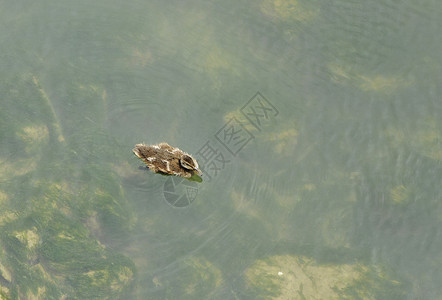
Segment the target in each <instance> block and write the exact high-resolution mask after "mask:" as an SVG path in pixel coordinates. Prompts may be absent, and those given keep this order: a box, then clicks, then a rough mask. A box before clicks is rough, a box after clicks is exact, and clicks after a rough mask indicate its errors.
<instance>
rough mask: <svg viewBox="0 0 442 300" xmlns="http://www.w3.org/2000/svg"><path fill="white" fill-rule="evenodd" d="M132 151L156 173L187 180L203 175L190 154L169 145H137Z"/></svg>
mask: <svg viewBox="0 0 442 300" xmlns="http://www.w3.org/2000/svg"><path fill="white" fill-rule="evenodd" d="M132 151H133V152H134V154H135V155H136V156H137V157H138V158H140V159H141V160H142V161H143V162H144V163H145V164H146V165H147V166H148V167H149V169H150V170H152V171H153V172H155V173H163V174H168V175H176V176H181V177H185V178H190V177H192V175H194V174H198V175H202V173H201V171H200V169H199V166H198V163H197V162H196V160H195V159H194V158H193V157H192V156H191V155H190V154H188V153H186V152H184V151H182V150H180V149H178V148H175V147H172V146H170V145H169V144H168V143H160V144H158V145H145V144H137V145H135V148H134V149H133V150H132Z"/></svg>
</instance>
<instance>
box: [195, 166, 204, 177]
mask: <svg viewBox="0 0 442 300" xmlns="http://www.w3.org/2000/svg"><path fill="white" fill-rule="evenodd" d="M195 171H196V172H197V173H198V175H199V176H203V172H201V170H200V169H198V168H195Z"/></svg>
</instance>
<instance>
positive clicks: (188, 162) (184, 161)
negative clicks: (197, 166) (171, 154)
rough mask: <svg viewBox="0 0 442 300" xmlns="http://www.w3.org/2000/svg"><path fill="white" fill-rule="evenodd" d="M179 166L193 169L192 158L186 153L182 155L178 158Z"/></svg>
mask: <svg viewBox="0 0 442 300" xmlns="http://www.w3.org/2000/svg"><path fill="white" fill-rule="evenodd" d="M180 163H181V166H182V167H183V168H186V169H189V170H193V159H192V158H191V157H190V156H188V155H183V157H182V158H181V159H180Z"/></svg>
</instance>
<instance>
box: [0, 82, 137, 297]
mask: <svg viewBox="0 0 442 300" xmlns="http://www.w3.org/2000/svg"><path fill="white" fill-rule="evenodd" d="M6 86H7V87H9V88H8V89H7V91H6V93H5V94H3V98H2V102H1V104H0V106H1V109H0V110H1V112H0V120H2V124H1V125H2V126H1V128H0V136H1V140H2V141H3V140H5V141H8V142H7V143H2V144H1V147H0V295H1V298H2V299H32V298H35V299H63V298H70V299H86V298H88V299H104V298H110V297H117V296H118V295H122V294H127V293H128V289H129V287H130V286H131V284H132V283H133V279H134V276H135V273H136V270H135V266H134V264H133V262H132V261H131V260H130V259H129V258H128V257H126V256H125V255H123V254H122V253H121V251H118V250H116V248H118V243H119V242H118V241H120V243H121V242H122V241H121V238H120V239H118V238H117V237H121V235H122V234H127V233H128V232H130V230H131V228H132V226H133V221H134V220H133V217H132V216H131V214H130V213H129V211H128V208H127V206H126V202H125V200H124V195H123V191H122V189H121V186H120V184H119V182H118V180H117V179H116V177H115V176H113V175H112V172H111V170H110V169H111V166H109V165H106V164H96V163H94V162H92V161H89V162H87V163H81V161H82V160H84V159H87V157H88V156H93V155H94V151H96V149H94V145H93V144H90V147H89V151H88V153H87V154H84V153H82V152H83V151H82V149H79V148H78V147H77V145H78V144H77V145H76V143H78V139H79V138H81V137H79V136H78V135H77V136H75V135H74V133H73V132H69V131H68V130H63V128H64V126H65V125H66V123H68V122H74V121H73V120H72V119H71V120H69V119H65V120H64V121H65V122H62V121H61V119H60V118H59V117H57V114H55V111H54V107H53V106H52V105H53V104H52V102H51V101H50V100H49V98H48V97H49V96H48V94H47V93H46V91H45V90H44V88H43V87H42V86H41V83H40V81H39V79H38V78H37V76H35V75H33V74H25V75H23V76H21V77H18V78H11V79H10V81H9V82H8V83H7V84H6ZM81 91H82V90H81V89H79V90H77V92H78V93H79V94H78V96H80V97H86V98H87V97H91V94H89V93H83V92H81ZM93 98H94V97H92V98H90V99H93ZM29 99H33V101H30V100H29ZM94 101H95V99H94ZM76 128H77V129H78V130H79V131H80V132H81V131H82V127H81V126H79V124H77V126H76ZM83 134H84V135H83V137H86V138H87V134H86V132H85V131H83ZM103 142H104V141H100V143H97V144H96V146H98V147H102V146H103ZM80 144H81V145H84V142H82V143H80ZM98 144H101V146H99V145H98ZM18 149H19V151H18ZM95 153H97V152H95ZM92 174H95V175H92ZM96 174H100V176H99V177H97V176H96ZM109 241H112V242H109Z"/></svg>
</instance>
